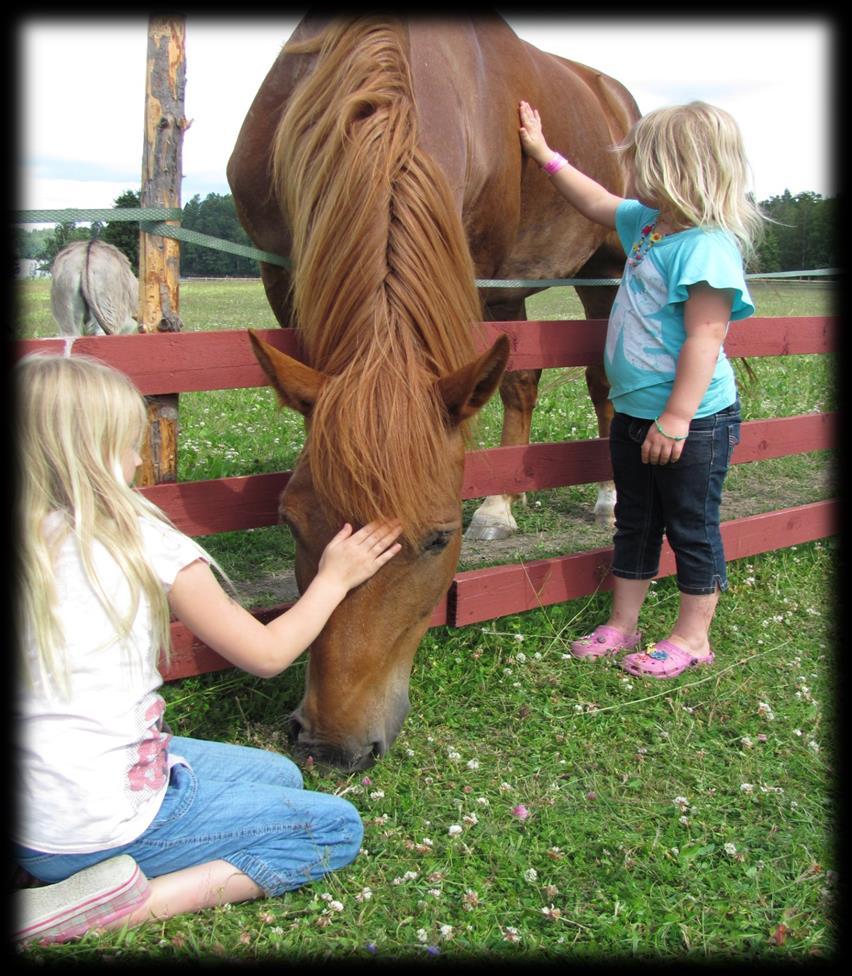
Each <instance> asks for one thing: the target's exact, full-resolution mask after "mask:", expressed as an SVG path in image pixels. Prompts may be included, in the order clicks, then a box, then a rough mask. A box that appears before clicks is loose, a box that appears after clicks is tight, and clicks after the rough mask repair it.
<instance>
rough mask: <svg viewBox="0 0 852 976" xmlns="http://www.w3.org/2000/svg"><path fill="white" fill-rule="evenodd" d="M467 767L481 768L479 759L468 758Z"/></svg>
mask: <svg viewBox="0 0 852 976" xmlns="http://www.w3.org/2000/svg"><path fill="white" fill-rule="evenodd" d="M467 768H468V769H479V760H478V759H468V761H467Z"/></svg>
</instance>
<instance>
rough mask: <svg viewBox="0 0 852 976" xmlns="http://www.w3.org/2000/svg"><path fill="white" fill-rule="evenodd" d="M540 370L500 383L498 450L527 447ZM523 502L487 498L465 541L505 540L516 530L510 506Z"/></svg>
mask: <svg viewBox="0 0 852 976" xmlns="http://www.w3.org/2000/svg"><path fill="white" fill-rule="evenodd" d="M540 377H541V370H540V369H522V370H518V371H516V372H512V373H504V374H503V379H502V381H501V383H500V399H501V400H502V401H503V432H502V434H501V436H500V446H501V447H508V446H514V445H516V444H528V443H529V440H530V427H531V426H532V413H533V409H534V408H535V403H536V399H537V397H538V381H539V379H540ZM515 500H520V501H521V502H525V501H526V496H525V495H489V496H488V497H487V498H486V499H485V501H484V502H483V503H482V504H481V505H480V506H479V508H478V509H477V510H476V511H475V512H474V513H473V518H472V519H471V522H470V525H469V526H468V527H467V531H466V532H465V534H464V535H465V538H466V539H472V540H481V541H484V540H490V539H506V538H508V537H509V536H511V535H513V534H514V533H515V532H517V530H518V525H517V523H516V522H515V518H514V516H513V515H512V503H513V502H514V501H515Z"/></svg>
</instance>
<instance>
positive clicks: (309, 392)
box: [248, 329, 327, 417]
mask: <svg viewBox="0 0 852 976" xmlns="http://www.w3.org/2000/svg"><path fill="white" fill-rule="evenodd" d="M248 334H249V339H250V340H251V345H252V351H253V352H254V354H255V356H256V358H257V361H258V362H259V363H260V365H261V368H262V369H263V371H264V373H266V376H267V378H268V379H269V382H270V384H271V385H272V388H273V389H274V390H275V392H276V393H277V394H278V399H279V400H280V401H281V403H282V404H283V405H284V406H285V407H290V408H291V409H292V410H298V412H299V413H300V414H302V416H303V417H309V416H310V415H311V411H312V410H313V408H314V404H315V403H316V399H317V396H318V395H319V391H320V390H321V389H322V387H323V384H324V383H325V381H326V378H327V377H326V376H325V374H324V373H319V372H317V370H315V369H311V367H310V366H306V365H305V364H304V363H300V362H299V361H298V359H293V357H292V356H288V355H287V354H286V353H283V352H281V351H280V350H278V349H276V348H275V347H274V346H271V345H270V344H269V343H268V342H264V341H263V339H261V338H259V337H258V336H257V335H255V333H254V331H253V330H252V329H249V330H248Z"/></svg>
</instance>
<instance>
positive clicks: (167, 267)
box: [139, 15, 188, 485]
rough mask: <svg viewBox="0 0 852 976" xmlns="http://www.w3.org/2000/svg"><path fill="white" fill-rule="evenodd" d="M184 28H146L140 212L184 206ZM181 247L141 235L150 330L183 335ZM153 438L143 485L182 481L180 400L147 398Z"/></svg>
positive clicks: (176, 19)
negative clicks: (179, 467)
mask: <svg viewBox="0 0 852 976" xmlns="http://www.w3.org/2000/svg"><path fill="white" fill-rule="evenodd" d="M185 37H186V24H185V19H184V18H183V17H182V16H177V15H153V16H151V18H150V20H149V23H148V63H147V73H146V83H145V130H144V142H143V153H142V192H141V198H140V203H141V206H142V208H143V209H144V208H146V207H166V208H174V207H176V208H180V205H181V203H180V190H181V164H182V148H183V133H184V130H185V129H186V128H187V127H188V123H187V120H186V117H185V115H184V92H185V89H186V45H185ZM179 281H180V245H179V243H178V242H177V241H176V240H172V239H171V238H167V237H161V236H159V235H155V234H146V233H145V232H144V231H143V232H140V235H139V292H140V296H139V325H140V327H141V329H142V330H143V331H145V332H179V331H180V328H181V321H180V316H179V307H180V305H179ZM146 400H147V403H148V420H149V438H148V443H147V445H146V447H145V449H144V450H143V452H142V469H141V471H140V475H139V484H141V485H152V484H157V483H161V482H169V481H176V480H177V432H178V396H177V394H176V393H175V394H164V395H160V396H151V397H147V398H146Z"/></svg>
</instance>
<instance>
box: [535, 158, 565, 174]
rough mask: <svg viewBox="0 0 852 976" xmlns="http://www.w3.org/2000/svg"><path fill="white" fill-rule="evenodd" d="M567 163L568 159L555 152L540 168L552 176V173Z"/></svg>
mask: <svg viewBox="0 0 852 976" xmlns="http://www.w3.org/2000/svg"><path fill="white" fill-rule="evenodd" d="M567 165H568V160H567V159H566V158H565V157H564V156H562V155H560V154H559V153H556V154H555V155H554V156H553V157H552V159H551V160H550V161H549V162H547V163H545V164H544V166H542V167H541V168H542V169H543V170H544V171H545V173H547V175H548V176H553V174H554V173H558V172H559V170H561V169H562V167H563V166H567Z"/></svg>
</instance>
